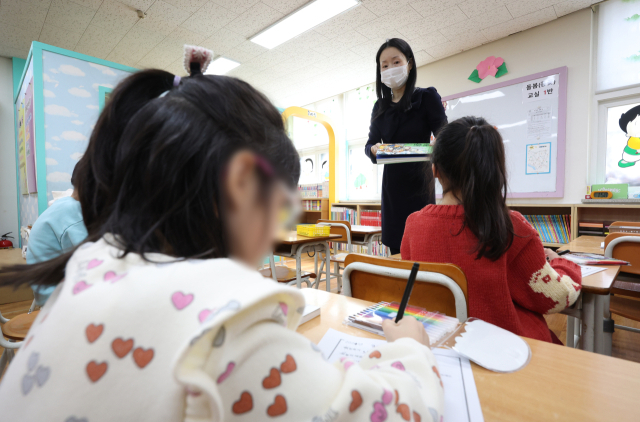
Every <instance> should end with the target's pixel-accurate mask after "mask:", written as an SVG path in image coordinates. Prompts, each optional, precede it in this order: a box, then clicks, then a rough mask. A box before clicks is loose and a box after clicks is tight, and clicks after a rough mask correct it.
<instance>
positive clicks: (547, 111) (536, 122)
mask: <svg viewBox="0 0 640 422" xmlns="http://www.w3.org/2000/svg"><path fill="white" fill-rule="evenodd" d="M552 116H553V112H552V110H551V107H550V106H539V107H536V108H533V109H531V110H529V112H528V115H527V138H528V139H540V138H547V137H549V136H551V128H552V126H553V120H552Z"/></svg>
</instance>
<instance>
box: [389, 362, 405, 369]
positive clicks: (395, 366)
mask: <svg viewBox="0 0 640 422" xmlns="http://www.w3.org/2000/svg"><path fill="white" fill-rule="evenodd" d="M391 366H392V367H394V368H396V369H399V370H401V371H404V370H405V369H404V365H403V364H402V362H400V361H399V360H397V361H395V362H393V363H392V364H391Z"/></svg>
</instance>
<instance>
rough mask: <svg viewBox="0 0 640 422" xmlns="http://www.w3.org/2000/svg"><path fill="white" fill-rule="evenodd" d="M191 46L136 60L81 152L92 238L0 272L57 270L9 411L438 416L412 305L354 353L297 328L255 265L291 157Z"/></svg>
mask: <svg viewBox="0 0 640 422" xmlns="http://www.w3.org/2000/svg"><path fill="white" fill-rule="evenodd" d="M192 54H193V55H194V56H198V57H200V58H201V59H202V60H195V59H194V60H190V61H187V63H189V66H188V67H189V70H190V71H191V76H190V77H188V78H183V79H182V80H180V78H179V77H174V75H172V74H169V73H167V72H165V71H161V70H146V71H142V72H138V73H136V74H134V75H132V76H130V77H129V78H127V79H126V80H124V81H123V82H122V83H120V85H119V86H118V87H117V88H116V89H115V90H114V91H113V93H112V95H111V98H110V100H109V102H108V104H107V105H106V107H105V109H104V111H103V112H102V114H101V116H100V118H99V120H98V122H97V124H96V126H95V130H94V132H93V134H92V136H91V140H90V142H89V146H88V149H87V151H86V153H85V155H84V156H83V158H82V159H81V161H80V163H79V164H78V181H79V182H78V186H77V188H78V192H79V196H80V203H81V204H82V211H83V216H84V221H85V224H86V226H87V230H88V233H89V237H88V238H87V240H86V241H85V242H84V243H83V244H82V245H81V246H79V247H78V248H76V249H74V250H73V251H71V252H69V253H67V254H65V255H62V256H61V257H59V258H56V259H53V260H51V261H48V262H45V263H41V264H36V265H30V266H24V267H14V268H8V269H3V270H2V272H0V285H2V284H4V285H6V284H11V283H16V284H20V283H25V282H29V283H37V284H41V285H57V288H56V290H55V291H54V293H53V294H52V296H51V298H50V299H49V301H48V302H47V304H46V305H45V307H44V308H43V309H42V310H41V312H40V315H39V316H38V318H37V319H36V321H35V322H34V324H33V326H32V328H31V330H30V331H29V334H28V336H27V338H26V340H25V342H24V344H23V345H22V347H21V348H20V352H19V353H18V354H17V356H16V358H15V359H14V360H13V362H12V363H11V365H10V367H9V368H8V370H7V372H6V374H5V376H4V378H3V380H2V383H1V384H0V409H2V411H1V412H2V418H3V420H4V419H6V420H8V421H9V420H11V421H44V420H47V421H60V422H63V421H65V422H80V421H83V422H99V421H116V420H118V421H193V422H195V421H236V420H237V421H261V420H277V421H296V422H299V421H314V422H317V421H351V420H353V421H355V420H358V421H372V422H382V421H402V420H405V421H409V420H413V421H434V422H440V420H441V417H442V410H443V390H442V387H441V382H440V380H439V376H438V371H437V367H436V362H435V359H434V357H433V355H432V353H431V351H430V350H429V348H428V347H427V346H425V344H428V339H427V338H426V334H425V331H424V329H423V328H422V326H421V325H420V324H418V323H417V322H416V321H415V320H414V319H411V318H408V317H405V318H404V319H403V320H402V322H401V323H400V324H398V325H395V324H393V323H391V324H389V325H387V326H386V327H385V332H386V334H387V338H388V339H389V340H391V341H392V342H390V343H388V344H385V345H384V346H382V347H380V348H379V349H377V352H376V353H372V354H371V355H370V356H369V357H367V358H365V359H364V360H363V361H361V362H360V363H359V364H357V363H356V364H354V363H352V362H348V361H345V362H341V363H337V364H335V365H332V364H329V363H327V362H326V361H325V360H324V359H323V357H322V355H321V353H319V352H318V349H317V347H316V346H315V345H314V344H311V343H310V342H309V341H308V340H307V339H305V338H304V337H303V336H301V335H299V334H297V333H296V332H295V329H296V327H297V325H298V322H299V320H300V316H301V312H302V309H303V308H304V299H303V297H302V295H301V294H300V293H299V291H298V290H296V289H293V288H290V287H286V286H281V285H278V284H277V283H274V282H273V281H270V280H268V279H265V278H263V277H262V276H260V275H259V274H258V273H257V272H256V271H255V268H256V266H257V263H258V262H260V261H261V258H262V257H263V256H265V255H266V254H267V253H268V251H269V250H270V248H271V247H272V244H273V240H274V238H275V235H276V233H277V230H278V226H279V223H281V222H282V221H283V219H284V217H283V216H286V215H287V213H288V211H289V210H290V209H291V201H292V199H291V198H292V197H294V196H295V194H294V193H295V189H296V186H297V182H298V177H299V174H300V165H299V157H298V154H297V152H296V150H295V148H294V146H293V144H292V143H291V141H290V140H289V139H288V138H287V136H286V134H285V130H284V126H283V122H282V118H281V117H280V115H279V113H278V111H277V110H276V109H275V107H273V106H272V105H271V104H270V103H269V101H268V100H267V99H266V97H264V96H263V95H262V94H260V93H259V92H257V91H256V90H255V89H253V88H252V87H251V86H249V85H248V84H246V83H244V82H242V81H240V80H237V79H234V78H229V77H223V76H205V75H203V74H202V73H201V71H203V70H204V67H205V65H206V62H207V60H206V59H207V58H210V54H211V52H207V51H203V50H197V49H196V50H195V52H192ZM394 340H395V341H394Z"/></svg>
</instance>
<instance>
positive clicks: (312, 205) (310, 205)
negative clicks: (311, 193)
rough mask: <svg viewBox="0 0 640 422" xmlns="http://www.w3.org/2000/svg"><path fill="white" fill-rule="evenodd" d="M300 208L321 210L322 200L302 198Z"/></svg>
mask: <svg viewBox="0 0 640 422" xmlns="http://www.w3.org/2000/svg"><path fill="white" fill-rule="evenodd" d="M302 209H303V210H305V211H322V201H321V200H320V199H311V200H309V199H307V200H303V201H302Z"/></svg>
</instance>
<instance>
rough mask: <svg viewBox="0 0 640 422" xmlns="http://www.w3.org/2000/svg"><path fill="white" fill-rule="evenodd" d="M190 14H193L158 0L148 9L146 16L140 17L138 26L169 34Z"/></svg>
mask: <svg viewBox="0 0 640 422" xmlns="http://www.w3.org/2000/svg"><path fill="white" fill-rule="evenodd" d="M189 16H191V14H190V13H189V12H187V11H186V10H183V9H180V8H178V7H176V6H173V5H171V4H169V3H167V2H164V1H162V0H158V1H156V2H155V3H153V6H151V7H150V8H149V10H147V11H146V16H145V18H144V19H140V20H139V21H138V23H137V26H139V27H142V28H144V29H148V30H150V31H154V32H158V33H160V34H165V35H167V34H169V33H170V32H171V31H172V30H173V29H175V28H176V27H177V26H178V25H180V24H181V23H183V22H184V21H185V20H187V19H188V18H189Z"/></svg>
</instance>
